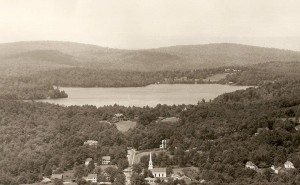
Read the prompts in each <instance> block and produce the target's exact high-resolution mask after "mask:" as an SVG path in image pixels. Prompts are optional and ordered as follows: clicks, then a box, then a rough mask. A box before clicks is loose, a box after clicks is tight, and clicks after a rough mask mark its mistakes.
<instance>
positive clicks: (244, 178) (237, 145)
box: [0, 80, 300, 185]
mask: <svg viewBox="0 0 300 185" xmlns="http://www.w3.org/2000/svg"><path fill="white" fill-rule="evenodd" d="M299 88H300V81H299V80H290V81H278V82H275V83H268V84H264V85H262V86H261V87H259V88H249V89H247V90H242V91H239V92H234V93H229V94H225V95H222V96H220V97H218V98H217V99H216V100H214V101H212V102H204V101H202V102H199V104H198V105H187V106H185V105H180V106H166V105H157V106H156V107H154V108H149V107H144V108H138V107H127V108H126V107H122V106H117V105H115V106H106V107H99V108H96V107H95V106H82V107H80V106H70V107H62V106H58V105H51V104H46V103H35V102H27V103H25V102H22V101H12V100H0V118H1V119H0V146H1V148H0V184H13V185H17V184H26V183H33V182H38V181H41V179H42V175H43V174H44V175H46V176H49V175H51V173H61V172H62V171H64V170H70V169H75V172H76V173H75V174H76V175H75V178H78V179H79V178H81V177H82V175H84V174H85V173H88V171H84V170H83V168H84V160H85V159H86V158H88V157H93V158H94V160H95V161H98V160H99V159H101V156H104V155H111V156H112V163H113V164H116V165H118V167H119V168H120V169H121V170H122V169H124V168H126V167H127V165H128V163H126V161H127V159H126V147H127V146H133V147H135V148H137V149H139V150H141V149H151V148H156V147H158V146H159V144H160V142H161V140H162V139H167V140H168V146H169V149H168V150H169V152H170V154H171V155H166V154H160V155H158V156H153V160H154V163H155V164H156V165H158V166H161V167H165V166H180V167H186V166H195V167H197V168H198V169H199V171H198V172H195V173H194V174H193V177H195V179H205V181H206V182H207V184H222V185H223V184H224V185H225V184H228V185H229V184H230V185H240V184H252V185H258V184H264V185H271V184H272V185H273V184H276V185H285V184H299V183H300V176H299V168H300V157H299V145H300V132H299V131H297V130H296V129H295V126H297V124H299V123H295V122H292V121H283V120H281V119H279V118H285V117H299V116H300V98H299V90H300V89H299ZM185 108H186V109H185ZM116 113H123V114H124V115H125V117H127V118H129V119H133V118H136V117H138V123H137V127H136V128H135V129H133V130H130V131H129V132H128V133H124V134H123V133H121V132H119V131H118V130H117V129H116V127H115V126H114V125H111V124H108V123H107V122H99V121H100V120H109V119H111V118H112V117H113V115H114V114H116ZM161 116H163V117H168V116H176V117H179V118H180V121H179V122H175V123H174V122H170V123H163V122H160V121H157V119H158V117H161ZM256 133H258V134H256ZM89 139H92V140H97V141H98V142H99V143H98V148H99V149H97V150H95V149H94V148H93V147H92V148H90V147H87V146H84V145H83V143H84V141H86V140H89ZM287 160H289V161H291V162H292V163H293V164H294V165H295V168H296V169H294V170H293V169H291V170H286V171H285V172H284V173H280V174H275V173H273V171H271V169H270V167H271V166H272V165H275V166H276V167H278V166H283V163H284V162H285V161H287ZM143 161H146V162H147V160H143ZM247 161H252V162H253V163H254V164H256V165H257V166H258V167H259V169H260V171H259V172H256V171H254V170H249V169H246V168H245V163H246V162H247ZM142 167H143V166H142ZM144 167H145V168H147V164H145V165H144ZM82 170H83V171H84V172H83V173H78V172H79V171H82ZM88 170H90V169H88ZM121 170H120V171H116V173H122V171H121ZM112 179H114V178H112Z"/></svg>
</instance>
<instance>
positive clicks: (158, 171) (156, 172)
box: [148, 152, 167, 178]
mask: <svg viewBox="0 0 300 185" xmlns="http://www.w3.org/2000/svg"><path fill="white" fill-rule="evenodd" d="M148 170H150V171H151V172H152V174H153V176H154V177H156V178H157V177H167V168H153V162H152V157H151V152H150V159H149V165H148Z"/></svg>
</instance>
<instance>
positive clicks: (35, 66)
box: [0, 41, 300, 75]
mask: <svg viewBox="0 0 300 185" xmlns="http://www.w3.org/2000/svg"><path fill="white" fill-rule="evenodd" d="M270 61H300V53H299V52H296V51H289V50H279V49H273V48H263V47H255V46H247V45H240V44H229V43H223V44H205V45H187V46H171V47H164V48H157V49H144V50H120V49H111V48H104V47H99V46H95V45H87V44H79V43H72V42H58V41H37V42H17V43H7V44H0V66H6V68H5V70H3V68H2V70H1V71H0V73H1V74H5V73H7V71H10V73H9V74H8V75H17V74H18V73H26V72H27V71H28V72H34V71H35V72H37V71H41V70H44V69H46V67H49V68H52V69H53V68H63V67H70V66H73V67H74V66H84V67H90V68H94V69H110V70H125V71H165V70H171V71H172V70H193V69H207V68H217V67H222V66H232V65H241V66H247V65H252V64H258V63H265V62H270ZM12 63H13V64H18V65H19V66H22V68H21V69H22V70H20V68H17V67H16V66H15V65H10V64H12ZM0 69H1V68H0Z"/></svg>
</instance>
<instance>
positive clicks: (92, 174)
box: [87, 173, 97, 178]
mask: <svg viewBox="0 0 300 185" xmlns="http://www.w3.org/2000/svg"><path fill="white" fill-rule="evenodd" d="M87 177H88V178H97V174H95V173H89V174H88V176H87Z"/></svg>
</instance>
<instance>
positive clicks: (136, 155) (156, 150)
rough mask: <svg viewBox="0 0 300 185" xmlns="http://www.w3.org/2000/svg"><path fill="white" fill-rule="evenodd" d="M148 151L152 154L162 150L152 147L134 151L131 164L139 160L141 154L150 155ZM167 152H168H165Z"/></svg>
mask: <svg viewBox="0 0 300 185" xmlns="http://www.w3.org/2000/svg"><path fill="white" fill-rule="evenodd" d="M150 152H151V153H152V154H159V153H160V152H164V151H162V150H160V149H152V150H143V151H136V153H135V157H134V161H133V164H137V163H139V162H140V159H141V158H142V157H143V156H147V155H148V156H149V155H150ZM167 153H168V154H169V152H167Z"/></svg>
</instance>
